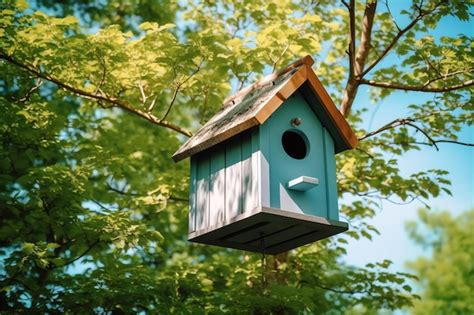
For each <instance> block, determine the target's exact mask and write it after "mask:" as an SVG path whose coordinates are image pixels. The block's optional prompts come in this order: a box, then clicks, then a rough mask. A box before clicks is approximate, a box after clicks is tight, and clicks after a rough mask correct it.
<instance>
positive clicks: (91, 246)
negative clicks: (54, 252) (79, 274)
mask: <svg viewBox="0 0 474 315" xmlns="http://www.w3.org/2000/svg"><path fill="white" fill-rule="evenodd" d="M99 242H100V240H96V241H95V242H93V243H92V244H91V245H89V247H88V248H87V249H86V250H85V251H84V252H83V253H82V254H80V255H79V256H77V257H76V258H74V259H71V260H69V261H67V262H65V263H64V264H62V265H61V266H58V267H65V266H67V265H70V264H72V263H73V262H75V261H77V260H79V259H81V258H82V257H84V256H85V255H87V253H89V252H90V251H91V250H92V248H94V247H95V246H96V245H97V244H99Z"/></svg>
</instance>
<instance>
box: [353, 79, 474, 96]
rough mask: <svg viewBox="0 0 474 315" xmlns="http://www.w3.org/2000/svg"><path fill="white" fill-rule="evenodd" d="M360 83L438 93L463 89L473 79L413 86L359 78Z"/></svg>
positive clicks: (473, 81) (470, 83) (471, 82)
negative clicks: (439, 84) (436, 84)
mask: <svg viewBox="0 0 474 315" xmlns="http://www.w3.org/2000/svg"><path fill="white" fill-rule="evenodd" d="M360 84H365V85H370V86H375V87H380V88H385V89H393V90H403V91H417V92H428V93H440V92H450V91H455V90H460V89H464V88H466V87H470V86H472V85H474V80H468V81H466V82H463V83H460V84H456V85H451V86H445V87H429V86H425V85H420V86H413V85H405V84H399V83H393V82H382V81H374V80H366V79H362V80H360Z"/></svg>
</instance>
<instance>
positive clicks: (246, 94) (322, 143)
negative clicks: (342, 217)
mask: <svg viewBox="0 0 474 315" xmlns="http://www.w3.org/2000/svg"><path fill="white" fill-rule="evenodd" d="M312 64H313V60H312V59H311V57H310V56H307V57H305V58H303V59H301V60H299V61H297V62H295V63H293V64H292V65H290V66H289V67H287V68H285V69H283V70H280V71H279V72H276V73H273V74H271V75H269V76H268V77H266V78H264V79H262V80H260V81H259V82H256V83H254V84H252V85H251V86H249V87H247V88H244V89H243V90H241V91H239V92H237V93H236V94H235V95H233V96H231V97H229V98H228V99H226V100H225V101H224V105H223V107H222V109H221V110H220V111H219V112H218V113H217V114H216V115H215V116H214V117H213V118H212V119H210V120H209V122H207V123H206V124H205V125H204V126H203V127H202V128H201V129H200V130H199V131H198V132H197V133H196V134H195V135H194V136H193V137H191V138H190V139H189V140H188V141H187V142H186V143H185V144H184V145H183V146H182V147H181V148H180V149H179V150H178V151H177V152H176V153H175V154H174V155H173V159H174V160H175V161H180V160H182V159H185V158H187V157H190V158H191V168H190V169H191V175H190V180H191V183H190V211H189V235H188V239H189V241H191V242H197V243H204V244H211V245H218V246H224V247H229V248H237V249H242V250H247V251H252V252H263V253H266V254H278V253H281V252H284V251H288V250H290V249H293V248H296V247H298V246H302V245H304V244H308V243H310V242H314V241H317V240H320V239H323V238H326V237H329V236H332V235H335V234H338V233H341V232H344V231H346V230H347V228H348V225H347V223H345V222H341V221H339V210H338V202H337V201H338V200H337V199H338V198H337V187H336V163H335V154H337V153H339V152H342V151H344V150H347V149H352V148H354V147H355V145H356V144H357V138H356V137H355V135H354V133H353V131H352V130H351V128H350V127H349V125H348V123H347V121H346V120H345V119H344V117H343V116H342V115H341V113H340V112H339V111H338V110H337V108H336V106H335V105H334V103H333V101H332V100H331V98H330V96H329V94H328V93H327V92H326V90H325V89H324V87H323V86H322V84H321V82H320V81H319V80H318V78H317V76H316V74H315V73H314V72H313V70H312V68H311V65H312Z"/></svg>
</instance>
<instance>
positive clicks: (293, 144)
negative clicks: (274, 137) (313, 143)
mask: <svg viewBox="0 0 474 315" xmlns="http://www.w3.org/2000/svg"><path fill="white" fill-rule="evenodd" d="M303 137H304V135H302V134H300V133H299V132H296V131H291V130H288V131H285V132H284V133H283V136H282V137H281V144H282V145H283V149H284V150H285V152H286V154H288V155H289V156H291V157H292V158H294V159H297V160H301V159H304V158H305V157H306V154H307V153H308V145H307V142H306V141H305V139H304V138H303Z"/></svg>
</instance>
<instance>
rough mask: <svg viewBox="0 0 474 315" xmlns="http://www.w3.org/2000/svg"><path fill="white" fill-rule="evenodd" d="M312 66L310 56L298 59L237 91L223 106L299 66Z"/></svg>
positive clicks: (312, 62)
mask: <svg viewBox="0 0 474 315" xmlns="http://www.w3.org/2000/svg"><path fill="white" fill-rule="evenodd" d="M313 64H314V60H313V58H311V56H310V55H307V56H305V57H303V58H301V59H298V60H297V61H295V62H293V63H292V64H291V65H289V66H288V67H286V68H284V69H281V70H279V71H277V72H274V73H272V74H269V75H268V76H266V77H264V78H263V79H261V80H259V81H257V82H255V83H254V84H251V85H249V86H247V87H246V88H243V89H242V90H240V91H238V92H237V93H235V94H234V95H231V96H229V97H227V98H226V99H225V100H224V102H223V104H224V106H226V105H227V104H228V103H229V102H230V101H232V100H234V99H236V98H238V97H240V96H242V95H245V94H247V93H249V92H250V91H252V90H253V89H255V88H259V87H262V86H264V85H267V84H269V83H270V82H271V81H273V80H275V79H276V78H278V77H279V76H281V75H283V74H285V73H287V72H290V71H291V70H293V69H295V68H298V67H299V66H301V65H306V66H309V67H311V66H312V65H313ZM303 68H306V67H303Z"/></svg>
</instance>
